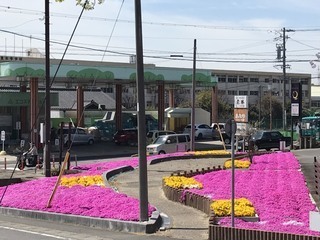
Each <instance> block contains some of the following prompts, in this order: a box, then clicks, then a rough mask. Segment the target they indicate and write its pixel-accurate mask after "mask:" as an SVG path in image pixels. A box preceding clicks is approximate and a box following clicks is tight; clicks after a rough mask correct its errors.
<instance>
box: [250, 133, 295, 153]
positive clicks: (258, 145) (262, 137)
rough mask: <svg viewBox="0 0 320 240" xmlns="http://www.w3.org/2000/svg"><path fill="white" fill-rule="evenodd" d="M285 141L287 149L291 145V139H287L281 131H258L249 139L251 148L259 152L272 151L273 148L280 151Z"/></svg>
mask: <svg viewBox="0 0 320 240" xmlns="http://www.w3.org/2000/svg"><path fill="white" fill-rule="evenodd" d="M281 141H285V144H286V147H287V146H290V144H291V137H285V136H283V135H282V133H281V132H279V131H268V130H263V131H257V132H255V133H254V134H252V135H251V137H250V138H249V148H253V150H255V151H258V150H259V149H266V150H267V151H270V150H271V149H272V148H278V149H280V142H281Z"/></svg>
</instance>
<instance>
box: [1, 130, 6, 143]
mask: <svg viewBox="0 0 320 240" xmlns="http://www.w3.org/2000/svg"><path fill="white" fill-rule="evenodd" d="M5 140H6V132H5V131H3V130H2V131H1V141H5Z"/></svg>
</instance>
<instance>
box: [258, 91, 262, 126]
mask: <svg viewBox="0 0 320 240" xmlns="http://www.w3.org/2000/svg"><path fill="white" fill-rule="evenodd" d="M261 88H262V86H259V123H258V124H259V125H258V127H259V129H260V128H261Z"/></svg>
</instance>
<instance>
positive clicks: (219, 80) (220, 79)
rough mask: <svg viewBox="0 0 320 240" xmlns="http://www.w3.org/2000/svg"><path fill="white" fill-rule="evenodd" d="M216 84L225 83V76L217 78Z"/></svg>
mask: <svg viewBox="0 0 320 240" xmlns="http://www.w3.org/2000/svg"><path fill="white" fill-rule="evenodd" d="M218 82H226V76H225V75H222V76H218Z"/></svg>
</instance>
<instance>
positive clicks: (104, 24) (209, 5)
mask: <svg viewBox="0 0 320 240" xmlns="http://www.w3.org/2000/svg"><path fill="white" fill-rule="evenodd" d="M44 2H45V1H43V0H29V1H26V0H1V2H0V11H1V13H0V20H1V21H0V46H1V48H0V51H1V53H0V54H1V55H15V56H21V55H25V51H26V50H27V49H29V48H37V49H38V50H39V51H40V52H42V53H44V46H45V45H44V41H43V40H44V32H45V28H44V20H43V17H44ZM75 3H76V2H75V0H65V1H64V2H63V3H57V2H55V1H51V4H50V11H51V16H50V23H51V25H50V39H51V41H52V44H51V48H50V51H51V57H52V58H56V59H59V58H61V57H62V54H63V52H64V51H65V49H66V43H68V41H69V39H70V37H71V34H72V32H73V31H74V29H75V25H76V22H77V20H78V18H79V16H80V14H81V11H82V8H81V7H80V6H76V5H75ZM141 5H142V20H143V29H142V31H143V47H144V55H145V58H144V63H152V64H156V65H157V66H170V67H186V68H192V55H193V42H194V39H197V68H203V69H229V70H249V71H250V70H253V71H273V72H282V69H281V67H279V66H277V65H280V64H281V63H277V62H276V61H275V59H276V45H277V44H282V33H283V32H282V30H283V28H285V29H286V30H290V31H288V32H286V35H287V37H288V38H287V40H286V49H287V51H286V55H287V58H286V60H287V63H288V64H289V65H290V69H287V72H294V73H310V74H312V75H313V76H314V77H315V76H317V74H318V72H319V69H318V65H319V67H320V62H315V64H316V65H317V67H315V68H312V67H311V65H310V63H309V61H311V60H316V59H317V57H316V55H315V54H317V53H318V52H320V21H319V19H320V4H319V0H281V1H274V0H268V1H266V0H263V1H262V0H241V1H240V0H239V1H212V0H199V1H194V0H193V1H191V0H144V1H143V0H141ZM134 19H135V15H134V1H133V0H126V1H122V0H106V1H105V2H104V3H103V4H102V5H96V6H95V8H94V10H91V11H84V12H83V15H82V17H81V19H80V22H79V25H78V27H77V28H76V29H75V34H74V37H73V38H72V40H71V45H72V47H69V49H68V50H67V52H66V56H65V58H66V59H81V60H95V61H106V62H107V61H116V62H129V56H130V55H134V54H135V25H134ZM291 30H292V31H291ZM88 48H89V49H88ZM173 54H175V55H177V54H178V55H183V57H182V58H178V59H174V58H170V55H173ZM318 63H319V64H318Z"/></svg>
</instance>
